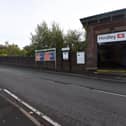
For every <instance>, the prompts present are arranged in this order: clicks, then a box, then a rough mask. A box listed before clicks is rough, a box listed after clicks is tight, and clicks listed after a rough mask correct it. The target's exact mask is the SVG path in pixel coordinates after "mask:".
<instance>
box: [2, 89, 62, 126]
mask: <svg viewBox="0 0 126 126" xmlns="http://www.w3.org/2000/svg"><path fill="white" fill-rule="evenodd" d="M3 91H4V92H5V93H7V94H8V95H10V96H11V97H13V98H14V99H15V100H17V101H18V102H20V103H21V104H23V105H24V106H26V107H27V108H29V109H30V110H31V111H33V112H34V113H36V114H37V115H38V116H41V118H43V119H45V120H46V121H47V122H49V123H50V124H52V125H53V126H61V125H60V124H59V123H57V122H55V121H54V120H52V119H51V118H50V117H48V116H47V115H45V114H44V113H42V112H40V111H39V110H37V109H35V108H34V107H32V106H31V105H29V104H28V103H26V102H24V101H23V100H21V99H20V98H19V97H17V96H16V95H15V94H14V93H12V92H10V91H9V90H7V89H3Z"/></svg>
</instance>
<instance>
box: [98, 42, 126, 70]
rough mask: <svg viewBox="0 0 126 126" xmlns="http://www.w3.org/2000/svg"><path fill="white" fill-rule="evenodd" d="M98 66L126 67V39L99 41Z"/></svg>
mask: <svg viewBox="0 0 126 126" xmlns="http://www.w3.org/2000/svg"><path fill="white" fill-rule="evenodd" d="M97 47H98V68H110V69H111V68H112V69H113V68H120V69H122V68H126V41H123V42H109V43H102V44H99V43H98V46H97Z"/></svg>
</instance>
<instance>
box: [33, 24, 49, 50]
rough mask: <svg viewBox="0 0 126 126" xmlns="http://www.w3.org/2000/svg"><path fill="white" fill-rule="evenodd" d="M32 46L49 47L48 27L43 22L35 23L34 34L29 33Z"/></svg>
mask: <svg viewBox="0 0 126 126" xmlns="http://www.w3.org/2000/svg"><path fill="white" fill-rule="evenodd" d="M31 35H32V37H31V41H32V47H33V45H34V47H36V48H37V49H43V48H49V46H50V43H51V40H50V29H49V28H48V26H47V24H46V23H45V22H43V23H42V24H40V25H37V28H36V30H35V34H34V35H33V34H31Z"/></svg>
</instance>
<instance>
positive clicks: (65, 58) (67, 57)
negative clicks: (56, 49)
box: [62, 52, 69, 60]
mask: <svg viewBox="0 0 126 126" xmlns="http://www.w3.org/2000/svg"><path fill="white" fill-rule="evenodd" d="M62 53H63V60H69V52H62Z"/></svg>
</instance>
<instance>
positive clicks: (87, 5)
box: [0, 0, 126, 47]
mask: <svg viewBox="0 0 126 126" xmlns="http://www.w3.org/2000/svg"><path fill="white" fill-rule="evenodd" d="M125 5H126V1H125V0H120V1H116V0H106V1H105V0H104V1H103V0H0V44H3V43H4V42H5V41H9V42H10V43H15V44H18V45H19V46H20V47H23V46H25V45H27V44H29V43H30V33H31V32H34V29H35V28H36V25H37V24H40V23H41V22H43V21H46V22H47V23H48V24H49V25H50V24H51V23H52V22H53V21H55V22H57V23H58V24H59V25H60V27H61V28H62V29H63V30H64V31H66V30H68V29H79V30H82V25H81V23H80V21H79V19H80V18H83V17H87V16H91V15H95V14H99V13H104V12H108V11H112V10H116V9H122V8H125Z"/></svg>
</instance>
